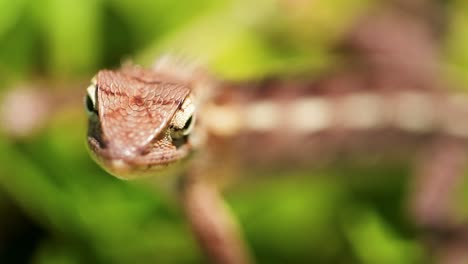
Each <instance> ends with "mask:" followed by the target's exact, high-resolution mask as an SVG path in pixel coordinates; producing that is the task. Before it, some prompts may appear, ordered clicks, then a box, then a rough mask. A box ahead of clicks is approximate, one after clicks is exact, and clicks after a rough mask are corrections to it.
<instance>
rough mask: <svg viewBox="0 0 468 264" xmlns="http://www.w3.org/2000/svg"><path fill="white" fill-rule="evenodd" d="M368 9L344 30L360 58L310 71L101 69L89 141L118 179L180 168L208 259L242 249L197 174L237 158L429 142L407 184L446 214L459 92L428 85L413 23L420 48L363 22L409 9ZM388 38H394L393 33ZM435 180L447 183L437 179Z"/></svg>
mask: <svg viewBox="0 0 468 264" xmlns="http://www.w3.org/2000/svg"><path fill="white" fill-rule="evenodd" d="M379 19H380V20H379ZM386 19H388V20H386ZM374 20H376V21H377V22H376V23H375V24H374V25H370V29H369V26H367V27H363V28H364V29H361V31H360V32H359V31H358V33H357V34H355V35H353V36H351V38H352V41H350V43H351V46H352V48H354V53H359V52H361V56H362V57H363V58H367V60H365V61H364V63H363V64H357V65H351V67H347V68H346V69H344V70H338V71H336V72H333V73H331V74H329V75H325V77H324V78H322V79H317V80H314V81H310V80H282V79H271V80H267V81H263V82H251V81H250V82H247V83H246V84H239V83H234V84H233V83H229V82H223V81H218V80H215V78H212V76H210V75H209V74H206V73H205V72H204V71H203V70H199V69H198V68H196V67H192V66H190V65H181V63H180V62H176V63H174V61H173V60H171V59H168V57H163V58H162V59H160V60H158V61H157V62H156V63H155V64H154V65H153V66H152V67H151V68H149V69H145V68H143V67H141V66H138V65H131V64H127V65H123V66H122V68H120V69H117V70H101V71H99V72H98V73H97V74H96V76H95V77H94V78H93V79H92V81H91V85H90V86H89V87H88V88H87V90H86V92H87V93H86V100H85V106H86V110H87V113H88V120H89V121H88V135H87V142H88V148H89V149H90V150H91V153H92V156H93V157H94V159H95V160H96V161H97V162H98V163H99V164H100V165H101V166H102V167H103V168H104V169H106V170H107V171H108V172H109V173H111V174H112V175H114V176H116V177H118V178H121V179H135V178H139V177H140V176H145V175H146V176H148V175H166V174H176V175H182V180H181V184H180V197H181V202H182V205H183V207H184V210H185V212H186V215H187V217H188V219H189V222H190V224H191V226H192V229H193V231H194V234H195V236H196V237H197V239H198V241H199V243H200V245H201V247H202V249H203V250H204V252H205V253H206V254H207V256H208V257H209V259H210V260H211V261H213V262H215V263H249V262H251V261H252V260H251V257H250V256H249V253H248V249H247V247H246V246H245V245H244V243H243V239H242V235H240V234H239V230H238V227H237V226H236V224H235V223H234V221H233V220H232V218H231V216H230V213H229V210H228V209H227V208H226V207H225V206H224V204H223V202H222V198H221V197H220V194H219V191H218V190H217V188H216V187H215V186H213V185H212V184H209V183H208V182H209V181H208V180H207V179H206V174H213V175H215V176H219V174H222V173H225V172H226V171H230V170H233V168H237V167H249V166H252V165H253V166H262V165H264V166H274V165H275V164H287V165H288V166H290V167H297V166H305V167H308V166H311V165H312V166H313V164H314V163H320V161H327V160H329V159H333V158H334V157H337V156H343V155H344V156H347V155H349V156H353V155H354V153H360V154H363V153H365V154H366V155H370V156H372V155H375V154H376V153H392V152H395V151H396V153H397V154H401V153H405V154H406V155H407V152H408V150H413V149H421V148H422V149H426V150H427V149H428V153H429V154H428V155H427V156H428V157H427V159H426V160H424V159H423V160H422V161H421V162H420V163H419V167H418V169H416V181H418V179H419V180H421V179H426V178H429V180H427V183H425V184H422V187H421V188H420V189H421V190H418V191H417V192H416V195H415V198H414V201H415V204H414V207H415V211H416V213H415V214H416V215H415V217H416V218H417V221H419V222H420V223H422V224H426V225H429V226H431V225H432V226H437V225H439V224H440V223H442V222H444V221H447V214H448V213H447V212H446V211H445V207H446V204H447V203H448V201H447V197H446V196H447V193H450V192H451V191H452V188H453V186H454V185H456V184H457V177H456V175H458V174H459V173H460V171H461V164H462V163H463V158H464V157H465V155H466V153H465V151H464V149H463V145H464V142H466V139H467V138H468V120H467V119H468V98H467V97H466V96H465V95H464V94H462V93H459V94H457V93H447V92H446V91H444V90H442V89H438V88H439V86H440V83H439V82H438V80H437V78H434V76H435V75H436V73H435V72H434V68H433V67H432V66H433V64H434V63H435V60H434V61H431V58H432V57H431V55H428V54H430V53H432V52H433V47H430V46H428V45H427V43H430V42H429V41H427V40H428V39H425V36H423V37H421V35H418V34H413V33H415V32H418V30H420V29H419V28H418V26H420V25H416V26H415V27H407V28H406V30H407V31H409V32H406V33H408V34H407V35H406V36H407V37H409V36H413V39H410V40H412V41H414V42H416V43H418V41H419V43H418V44H421V45H420V46H418V45H414V46H415V47H425V48H422V49H421V48H420V49H416V50H411V49H410V50H409V51H408V50H404V49H400V50H398V48H401V47H403V46H404V44H402V45H401V46H398V45H395V46H391V45H386V44H382V42H378V41H372V40H370V39H372V38H371V37H369V36H366V34H368V33H369V31H370V33H369V34H370V35H375V34H376V32H377V33H378V32H386V34H390V35H391V34H392V32H393V33H395V32H396V31H400V30H401V29H398V30H395V28H392V24H391V23H390V24H389V23H387V22H388V21H400V22H401V23H402V24H403V25H404V24H405V23H408V24H410V25H411V23H412V22H414V21H412V20H411V19H409V20H407V19H406V18H405V17H403V19H402V18H401V17H395V16H394V15H393V14H391V15H390V17H385V16H383V18H378V19H374ZM400 26H401V25H400ZM412 26H414V25H412ZM382 28H383V29H385V30H384V31H382ZM366 30H367V31H366ZM392 30H393V31H392ZM411 30H415V31H413V32H412V31H411ZM414 36H415V37H414ZM391 38H392V39H394V40H397V42H398V40H399V36H398V34H397V35H394V36H391ZM413 44H414V43H413ZM353 45H355V46H353ZM409 48H411V46H410V47H409ZM356 50H357V52H356ZM402 50H403V51H404V52H402ZM382 52H384V53H387V54H389V55H390V56H389V57H388V58H387V60H382V58H383V56H382V54H381V53H382ZM405 52H407V53H405ZM362 53H364V54H362ZM418 55H421V56H419V57H418ZM426 55H428V56H426ZM411 56H413V57H417V58H426V61H424V63H423V64H424V66H421V65H422V64H418V63H410V62H408V61H407V60H410V58H411ZM402 61H403V62H402ZM182 64H183V63H182ZM348 66H349V65H348ZM427 146H430V147H429V148H426V147H427ZM412 153H413V152H412ZM396 156H398V155H396ZM232 157H235V158H233V159H231V158H232ZM231 160H234V162H235V163H236V164H235V166H232V167H230V166H229V165H232V164H229V162H230V161H231ZM312 161H313V162H312ZM213 164H215V165H213ZM220 167H222V168H220ZM208 172H209V173H208ZM428 175H429V176H428ZM444 180H447V181H449V184H447V185H448V187H447V188H439V187H440V186H438V185H440V184H443V181H444ZM421 181H422V180H421ZM444 195H445V198H444ZM442 262H444V261H442Z"/></svg>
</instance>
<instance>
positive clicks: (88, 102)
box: [85, 95, 96, 113]
mask: <svg viewBox="0 0 468 264" xmlns="http://www.w3.org/2000/svg"><path fill="white" fill-rule="evenodd" d="M85 106H86V111H88V113H96V109H95V108H94V103H93V100H92V99H91V97H90V96H89V95H86V99H85Z"/></svg>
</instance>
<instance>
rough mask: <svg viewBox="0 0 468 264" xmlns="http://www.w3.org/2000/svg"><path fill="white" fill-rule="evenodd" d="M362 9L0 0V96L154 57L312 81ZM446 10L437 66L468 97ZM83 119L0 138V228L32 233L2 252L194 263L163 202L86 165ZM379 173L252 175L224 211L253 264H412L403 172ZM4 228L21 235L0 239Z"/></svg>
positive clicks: (57, 259)
mask: <svg viewBox="0 0 468 264" xmlns="http://www.w3.org/2000/svg"><path fill="white" fill-rule="evenodd" d="M373 4H374V2H372V1H370V0H367V1H366V0H353V1H344V0H332V1H279V0H278V1H268V0H259V1H254V2H253V1H247V0H240V1H228V0H223V1H219V0H217V1H216V0H201V1H169V0H167V1H163V0H161V1H153V0H141V1H129V0H100V1H94V0H81V1H69V0H35V1H32V0H31V1H26V0H16V1H8V0H0V89H1V90H3V91H4V90H6V89H11V88H12V87H15V84H17V83H22V82H34V80H37V79H46V80H62V81H65V82H66V81H67V80H70V81H71V80H83V79H85V80H87V79H90V77H91V76H92V75H93V74H94V72H95V71H96V70H97V69H99V68H102V67H116V66H118V65H119V64H120V63H121V61H123V60H126V59H133V60H136V61H137V62H141V63H143V64H150V63H151V61H152V60H153V59H154V58H155V57H156V56H157V55H158V54H161V53H165V52H169V53H173V54H176V55H181V56H183V57H187V58H190V59H194V60H196V61H199V62H201V63H202V64H206V65H208V67H209V68H210V69H212V70H213V71H214V72H216V73H217V74H218V76H220V77H221V78H231V79H246V78H254V77H257V76H262V75H265V74H269V73H277V74H287V73H291V72H300V71H306V70H307V71H309V72H310V73H311V75H313V74H315V73H316V72H317V71H318V70H320V69H323V68H324V67H327V66H328V65H332V64H333V63H334V62H335V60H336V58H335V57H334V55H333V54H331V53H330V52H328V51H329V50H328V49H329V47H330V45H331V44H332V43H333V42H334V41H336V40H337V39H338V38H339V37H340V34H341V33H343V32H345V31H346V30H347V29H348V28H349V26H350V25H351V24H352V21H353V20H354V19H355V18H356V17H357V16H359V14H361V13H363V12H364V11H365V10H366V9H367V8H369V7H370V6H371V5H373ZM448 5H449V8H448V9H449V27H448V28H449V32H448V34H447V38H446V40H447V41H446V45H445V46H444V47H445V48H444V57H445V60H444V63H446V64H445V65H444V67H445V66H446V69H447V72H448V75H449V76H451V77H452V78H453V79H454V80H456V81H458V82H459V83H461V84H464V85H465V86H466V87H468V79H467V78H466V74H464V72H467V68H468V49H467V48H466V47H467V44H468V31H467V29H468V19H467V17H468V4H467V3H466V1H461V0H460V1H452V2H450V4H448ZM85 118H86V117H85V115H84V112H82V111H81V109H68V110H67V111H65V112H63V113H60V115H58V116H57V117H55V118H54V120H53V121H52V123H50V124H49V125H48V126H47V127H46V128H45V129H44V130H42V131H40V132H39V133H37V134H36V135H34V136H32V137H28V138H23V139H11V138H8V137H6V136H5V135H1V134H0V192H1V193H2V194H3V195H1V196H0V214H1V218H3V219H4V220H2V221H1V222H2V223H11V221H7V220H8V218H9V217H11V218H12V219H13V220H12V221H13V222H14V219H16V217H18V218H21V217H23V218H27V219H30V220H31V221H32V225H35V226H37V228H38V229H39V230H40V232H39V235H38V238H37V239H36V240H34V243H35V244H34V245H35V246H34V247H33V249H32V250H28V249H27V248H26V247H25V244H26V242H25V241H27V240H28V239H33V238H32V237H33V236H32V235H31V234H26V235H25V237H23V240H19V241H16V242H14V241H12V240H8V241H5V239H6V238H2V237H1V236H0V240H1V242H2V243H8V244H10V245H11V247H10V248H13V247H14V248H15V249H16V250H18V252H20V253H18V254H23V255H25V256H24V258H25V259H27V260H28V261H29V262H32V263H197V262H203V260H202V257H201V255H200V253H199V251H198V249H197V247H196V244H195V243H194V240H193V238H192V237H191V235H190V232H189V231H188V227H187V225H186V223H185V222H184V220H183V217H182V214H181V212H180V209H178V207H177V204H176V201H175V199H174V197H172V196H170V195H169V194H168V193H169V192H165V191H163V189H164V188H163V187H161V188H159V189H158V190H159V191H154V190H153V188H151V186H148V184H142V183H133V182H122V181H119V180H117V179H114V178H113V177H110V176H109V175H107V174H106V173H104V172H103V171H102V170H101V169H100V168H98V167H97V165H95V164H94V163H93V162H92V161H91V160H90V158H89V157H88V155H87V153H86V150H85V146H84V135H85ZM385 166H386V165H385ZM385 166H379V167H375V166H363V167H352V166H351V167H347V166H340V167H337V168H331V169H327V170H324V171H316V172H313V173H312V172H307V173H304V172H296V173H285V174H281V173H279V174H280V175H277V176H278V177H275V180H271V177H269V178H270V179H269V180H266V179H265V178H266V177H259V178H262V179H264V180H255V181H253V182H246V183H242V184H240V185H239V186H237V187H236V188H232V189H230V190H229V192H228V193H227V197H228V202H229V204H230V205H231V206H232V208H233V210H234V212H235V214H236V215H237V216H239V219H240V220H239V221H240V222H241V224H242V226H243V227H244V228H245V233H246V237H247V240H248V241H249V243H250V244H251V245H252V247H253V252H254V255H255V256H256V257H257V258H258V259H259V261H260V262H262V263H310V262H311V260H313V262H315V263H425V261H426V259H425V257H424V256H425V252H424V249H423V248H422V244H420V243H419V242H418V240H417V239H416V231H415V230H414V229H413V228H412V227H411V224H410V222H409V221H408V219H406V218H407V215H406V211H405V210H406V207H405V206H406V204H405V202H406V190H407V183H408V178H407V176H408V175H409V172H408V169H407V168H406V165H401V164H400V165H392V166H391V167H385ZM304 175H306V176H308V177H303V176H304ZM311 175H313V176H316V177H309V176H311ZM342 175H348V176H349V177H347V178H346V179H344V178H342V177H340V176H342ZM375 175H378V176H375ZM395 175H398V177H395ZM320 176H322V177H320ZM375 178H378V179H379V180H376V179H375ZM7 205H8V206H7ZM14 210H19V211H20V212H21V213H20V214H19V216H18V214H14V213H13V211H14ZM23 214H24V216H21V215H23ZM15 228H23V226H21V225H19V226H11V227H10V226H7V225H6V224H5V225H2V226H1V227H0V229H2V230H4V229H5V230H8V229H15ZM0 234H1V233H0ZM2 243H0V245H1V244H2ZM22 247H24V248H22ZM5 249H8V247H5V246H0V251H1V252H2V253H1V255H0V257H2V258H5V259H0V262H2V263H12V261H14V260H15V259H16V258H17V256H12V255H11V254H10V255H9V254H7V253H5ZM15 252H16V251H15ZM7 257H8V258H7Z"/></svg>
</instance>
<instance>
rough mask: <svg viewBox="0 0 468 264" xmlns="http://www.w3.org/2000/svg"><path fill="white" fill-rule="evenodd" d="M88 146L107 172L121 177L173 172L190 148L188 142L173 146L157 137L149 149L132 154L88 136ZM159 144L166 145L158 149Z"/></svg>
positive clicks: (184, 158) (182, 161)
mask: <svg viewBox="0 0 468 264" xmlns="http://www.w3.org/2000/svg"><path fill="white" fill-rule="evenodd" d="M87 141H88V144H87V145H88V149H89V150H90V152H91V153H92V156H93V158H94V160H95V161H96V162H97V163H98V164H99V165H101V166H102V167H103V168H104V169H105V170H106V171H107V172H109V173H110V174H112V175H114V176H115V177H117V178H120V179H133V178H140V177H144V176H157V175H167V174H173V173H174V170H172V169H170V168H173V167H178V166H177V165H180V164H183V163H185V162H184V161H185V160H186V157H188V156H189V153H190V152H191V150H192V147H191V144H190V143H189V142H186V143H185V144H182V145H178V146H176V145H175V143H173V142H168V141H166V140H164V139H163V140H161V139H160V140H158V141H156V142H155V143H153V144H152V145H151V146H149V147H148V148H145V149H143V150H142V151H136V152H134V153H120V152H116V151H115V150H114V149H112V147H108V146H105V145H104V147H103V143H101V142H100V141H99V140H98V139H96V138H95V137H92V136H88V140H87ZM161 146H165V147H166V148H165V149H164V148H163V149H164V150H163V151H161Z"/></svg>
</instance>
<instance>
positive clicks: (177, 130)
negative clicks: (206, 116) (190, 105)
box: [170, 115, 194, 139]
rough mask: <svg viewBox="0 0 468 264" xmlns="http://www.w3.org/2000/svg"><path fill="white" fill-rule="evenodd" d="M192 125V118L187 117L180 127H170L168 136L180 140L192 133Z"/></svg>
mask: <svg viewBox="0 0 468 264" xmlns="http://www.w3.org/2000/svg"><path fill="white" fill-rule="evenodd" d="M193 125H194V116H193V115H192V116H190V117H188V119H187V120H186V121H185V123H184V124H183V125H182V126H175V125H174V124H173V125H172V127H171V130H170V135H171V138H172V139H181V138H183V137H187V136H188V135H189V134H190V132H192V128H193Z"/></svg>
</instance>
